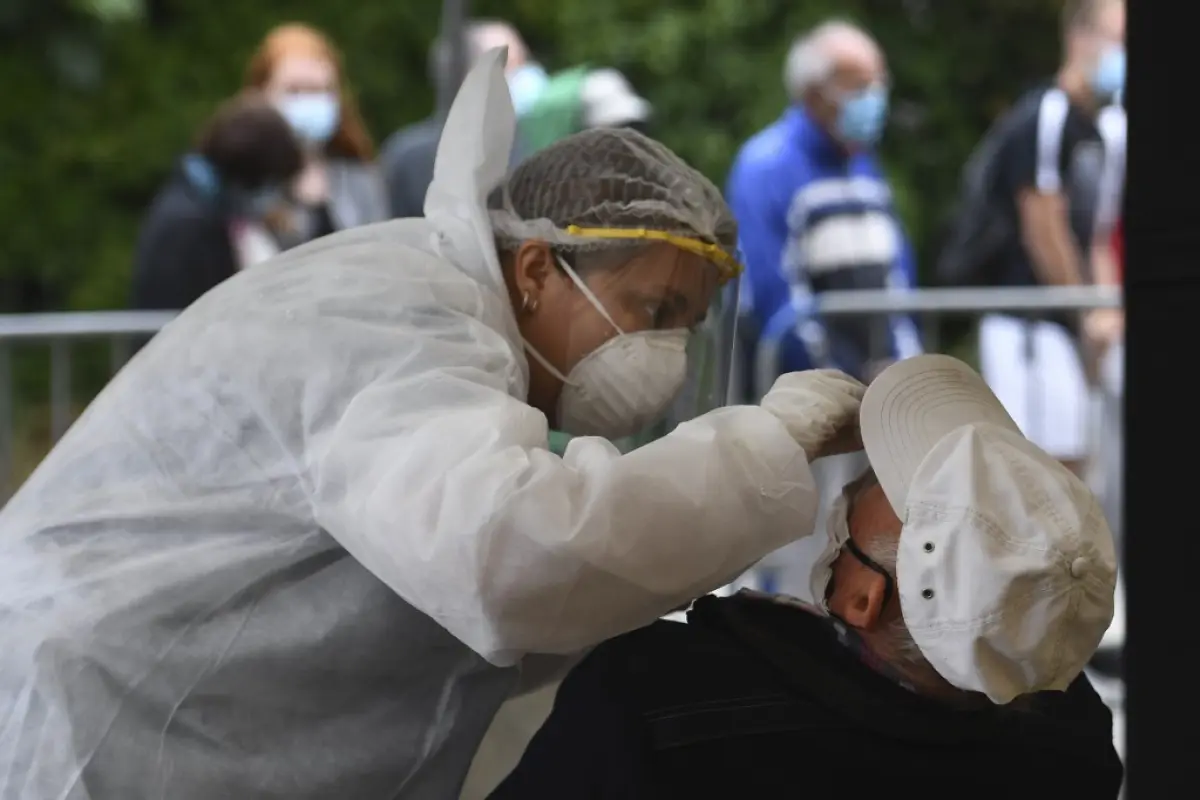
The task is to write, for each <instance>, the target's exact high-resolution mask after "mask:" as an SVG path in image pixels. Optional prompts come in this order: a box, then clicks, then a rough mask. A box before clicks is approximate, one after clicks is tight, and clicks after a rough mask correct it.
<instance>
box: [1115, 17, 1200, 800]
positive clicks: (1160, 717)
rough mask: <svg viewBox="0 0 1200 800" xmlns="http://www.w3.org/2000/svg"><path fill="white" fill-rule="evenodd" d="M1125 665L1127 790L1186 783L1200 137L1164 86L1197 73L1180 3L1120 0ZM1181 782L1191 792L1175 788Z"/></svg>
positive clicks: (1190, 28)
mask: <svg viewBox="0 0 1200 800" xmlns="http://www.w3.org/2000/svg"><path fill="white" fill-rule="evenodd" d="M1128 5H1129V12H1128V13H1129V30H1128V42H1129V48H1128V49H1129V64H1130V68H1129V87H1128V91H1127V92H1126V103H1125V104H1126V107H1127V108H1128V111H1129V134H1130V135H1129V161H1128V164H1129V169H1128V178H1129V180H1128V183H1127V192H1126V202H1125V210H1124V213H1125V230H1126V234H1127V241H1128V248H1127V260H1126V269H1125V271H1126V277H1125V306H1126V317H1127V330H1128V337H1127V341H1126V354H1127V359H1128V363H1127V366H1126V370H1125V376H1126V379H1125V430H1126V437H1125V456H1126V472H1125V487H1126V495H1125V518H1126V523H1125V525H1124V530H1125V536H1124V539H1125V541H1124V550H1125V579H1126V587H1127V589H1128V624H1129V627H1128V633H1127V636H1126V641H1125V652H1124V667H1125V679H1126V697H1127V699H1126V708H1127V709H1128V712H1127V713H1128V716H1127V725H1128V729H1127V730H1128V745H1127V747H1128V763H1127V766H1128V792H1129V795H1128V796H1129V798H1130V800H1155V798H1159V797H1172V796H1179V793H1180V792H1181V791H1182V792H1185V793H1186V792H1189V791H1191V792H1193V793H1194V792H1195V788H1196V743H1197V735H1196V734H1195V733H1194V732H1193V733H1188V732H1187V731H1188V729H1189V726H1190V725H1191V724H1192V723H1193V722H1194V721H1195V720H1196V719H1197V718H1200V688H1198V686H1197V681H1196V674H1197V666H1198V665H1200V625H1198V624H1197V622H1196V586H1197V583H1198V582H1200V577H1198V576H1200V523H1197V517H1196V506H1195V504H1194V500H1193V498H1194V497H1195V496H1196V485H1197V484H1196V476H1197V468H1196V466H1195V465H1194V463H1193V462H1192V457H1193V456H1194V455H1195V453H1197V452H1198V451H1200V414H1198V413H1197V412H1196V402H1195V392H1194V390H1193V389H1192V388H1191V385H1190V383H1189V380H1190V379H1191V378H1194V377H1195V375H1194V372H1195V367H1194V364H1193V361H1194V360H1193V358H1192V357H1191V355H1190V354H1193V353H1194V352H1195V349H1196V346H1197V337H1196V325H1195V319H1196V312H1197V309H1200V271H1198V270H1197V269H1196V263H1197V258H1198V257H1200V227H1197V224H1196V219H1197V218H1198V217H1200V199H1198V198H1197V196H1196V194H1195V191H1194V189H1195V187H1196V186H1197V185H1200V148H1197V147H1196V144H1195V142H1194V136H1193V133H1192V130H1193V129H1192V126H1193V125H1194V124H1195V123H1194V121H1193V120H1192V119H1191V118H1190V117H1189V116H1188V114H1187V112H1186V110H1185V109H1184V108H1183V107H1182V106H1180V105H1179V104H1178V103H1174V102H1171V99H1170V94H1169V93H1166V94H1164V93H1163V87H1164V86H1169V85H1171V82H1172V81H1175V80H1178V79H1179V76H1181V75H1190V74H1193V73H1194V71H1195V64H1194V62H1195V55H1194V53H1195V26H1194V24H1193V23H1192V22H1191V21H1189V20H1188V19H1185V15H1184V14H1183V8H1185V7H1186V6H1185V4H1183V3H1175V4H1172V3H1129V4H1128ZM1187 786H1191V787H1192V789H1191V790H1187V789H1186V788H1185V787H1187Z"/></svg>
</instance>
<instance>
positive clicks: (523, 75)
mask: <svg viewBox="0 0 1200 800" xmlns="http://www.w3.org/2000/svg"><path fill="white" fill-rule="evenodd" d="M506 80H507V81H508V93H509V95H510V96H511V97H512V104H513V110H514V111H516V113H517V116H518V117H520V116H524V115H525V114H526V113H527V112H528V111H529V110H530V109H531V108H533V105H534V103H536V102H537V100H538V98H539V97H540V96H541V94H542V90H543V89H545V88H546V84H547V83H549V82H550V77H549V76H548V75H547V74H546V70H544V69H542V67H541V66H540V65H538V64H526V65H525V66H523V67H517V68H516V69H515V70H513V71H512V72H510V73H509V74H508V75H507V76H506Z"/></svg>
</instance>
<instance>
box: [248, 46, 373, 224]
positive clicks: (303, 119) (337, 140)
mask: <svg viewBox="0 0 1200 800" xmlns="http://www.w3.org/2000/svg"><path fill="white" fill-rule="evenodd" d="M245 82H246V85H247V86H248V87H253V88H256V89H259V90H261V91H263V92H264V93H265V94H266V95H267V97H268V98H270V99H271V101H272V102H274V103H275V104H276V106H277V107H278V108H279V111H280V113H282V114H283V116H284V118H285V119H287V121H288V122H289V123H290V124H291V126H292V129H293V130H294V131H295V132H296V135H297V136H298V137H299V139H300V141H301V143H302V144H303V146H304V171H303V172H302V173H301V174H300V176H299V177H298V178H297V180H296V182H295V184H294V185H293V186H292V192H291V194H292V199H293V200H294V202H295V206H296V207H295V210H294V213H293V217H294V219H293V220H292V222H291V224H290V225H289V226H288V229H286V230H284V231H281V233H282V234H283V236H282V240H283V244H284V245H285V246H292V245H295V244H299V243H301V242H306V241H309V240H311V239H316V238H318V237H320V236H325V235H327V234H330V233H333V232H334V231H340V230H345V229H346V228H353V227H355V226H358V225H366V224H369V223H372V222H379V221H381V220H384V219H387V218H388V217H389V208H388V200H387V194H386V191H385V189H384V184H383V177H382V174H381V173H380V171H379V169H378V167H377V166H376V164H375V162H374V159H375V145H374V143H373V142H372V140H371V136H370V134H369V133H367V130H366V126H365V125H364V124H363V120H362V116H361V114H360V113H359V110H358V105H357V103H356V102H355V100H354V96H353V94H352V93H351V91H350V88H349V86H348V84H347V81H346V77H345V74H344V72H343V66H342V58H341V56H340V55H339V53H338V51H337V49H336V48H335V47H334V46H333V44H332V43H331V42H330V41H329V39H328V38H326V37H325V35H324V34H322V33H321V32H319V31H317V30H315V29H313V28H310V27H308V26H307V25H301V24H296V23H293V24H288V25H282V26H280V27H278V28H275V29H274V30H272V31H271V32H270V33H269V34H267V36H266V38H265V39H264V40H263V42H262V44H261V45H260V46H259V48H258V51H257V52H256V53H255V54H254V56H253V58H252V59H251V61H250V65H249V67H248V69H247V70H246V81H245Z"/></svg>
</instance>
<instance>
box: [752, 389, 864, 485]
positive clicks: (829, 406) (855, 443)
mask: <svg viewBox="0 0 1200 800" xmlns="http://www.w3.org/2000/svg"><path fill="white" fill-rule="evenodd" d="M866 391H867V387H866V386H864V385H863V384H862V383H860V382H859V381H857V380H855V379H854V378H852V377H850V376H849V375H847V374H846V373H844V372H839V371H838V370H834V369H814V370H807V371H805V372H789V373H787V374H786V375H780V376H779V378H778V379H776V381H775V385H774V386H772V387H771V391H769V392H767V396H766V397H764V398H763V399H762V404H761V405H762V407H763V408H764V409H765V410H767V411H769V412H771V413H772V414H774V415H775V416H776V417H777V418H778V419H779V420H780V421H781V422H783V424H784V425H785V426H786V427H787V430H788V433H790V434H791V435H792V438H793V439H795V440H796V444H798V445H800V447H802V448H803V449H804V452H805V454H806V455H807V456H808V460H809V462H812V461H816V460H817V459H818V458H824V457H826V456H835V455H839V454H841V453H853V452H857V451H858V450H861V449H862V439H861V438H860V437H859V433H858V407H859V405H860V404H861V403H862V398H863V393H864V392H866Z"/></svg>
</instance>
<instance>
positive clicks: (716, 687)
mask: <svg viewBox="0 0 1200 800" xmlns="http://www.w3.org/2000/svg"><path fill="white" fill-rule="evenodd" d="M860 422H861V428H862V437H863V444H864V446H865V449H866V453H867V456H868V459H869V460H870V462H871V466H872V470H873V471H872V472H870V473H868V474H867V475H864V476H863V477H861V478H860V479H858V480H857V481H855V482H854V483H852V484H851V485H850V486H848V487H847V488H846V491H845V492H844V494H843V496H842V499H841V500H840V501H839V502H838V504H837V505H836V506H835V508H834V510H833V512H832V513H831V521H830V525H829V532H828V537H829V540H828V544H827V545H826V546H825V548H824V551H823V555H822V556H821V557H820V558H819V559H818V560H817V563H815V564H814V565H813V570H812V583H813V591H814V594H813V596H814V597H818V598H823V600H822V602H820V603H819V604H817V605H808V604H805V603H802V602H800V601H795V600H791V599H787V598H781V597H773V596H765V595H754V594H746V593H743V594H741V595H736V596H733V597H728V598H715V597H707V598H704V599H702V600H700V601H698V602H697V603H696V604H695V605H694V606H693V608H692V610H691V612H690V613H689V614H688V622H687V624H682V623H673V622H665V621H664V622H658V623H656V624H654V625H651V626H650V627H648V628H644V629H642V630H639V631H635V632H633V633H630V634H627V635H625V636H622V637H619V638H617V639H615V640H613V641H610V642H608V643H607V644H604V645H602V646H601V647H599V648H598V649H596V650H595V651H594V652H593V653H592V654H591V655H589V656H588V657H587V659H585V660H584V662H583V663H582V664H581V665H580V666H579V667H578V668H576V669H575V670H574V671H573V672H572V673H571V674H570V675H569V676H568V677H567V679H566V681H565V682H564V683H563V685H562V688H561V690H560V691H559V694H558V697H557V700H556V704H555V708H554V711H553V713H552V714H551V716H550V718H549V719H548V721H547V722H546V724H545V726H544V727H543V728H542V729H541V730H540V731H539V733H538V734H537V736H536V737H535V738H534V740H533V742H532V743H531V744H530V746H529V748H528V750H527V751H526V753H525V756H524V759H523V760H522V762H521V763H520V764H519V766H518V767H517V768H516V769H515V771H514V772H513V773H512V774H511V775H510V776H509V777H508V779H507V780H506V781H505V782H504V783H503V784H502V785H501V786H500V787H499V788H498V789H497V790H496V791H495V793H494V794H493V795H492V797H493V798H494V799H497V800H508V798H521V799H522V800H530V799H534V800H536V798H553V799H554V800H565V799H566V798H570V800H588V799H589V798H594V799H596V800H599V799H600V798H613V799H614V800H615V799H616V798H621V800H637V799H639V798H676V797H677V798H688V799H689V800H692V799H694V798H755V799H757V798H774V797H796V798H826V797H827V798H834V797H836V798H839V800H843V799H844V798H870V797H895V796H901V795H905V794H909V793H911V795H912V796H913V797H919V798H922V800H929V798H955V800H958V799H959V798H981V797H987V798H992V797H995V798H1022V799H1023V800H1033V799H1036V798H1055V800H1061V798H1067V797H1069V798H1080V799H1081V800H1082V799H1083V798H1087V799H1088V800H1103V799H1104V798H1116V797H1117V796H1118V794H1119V791H1120V786H1121V781H1122V766H1121V762H1120V760H1119V759H1118V757H1117V753H1116V750H1115V748H1114V747H1113V741H1112V718H1111V715H1110V714H1109V711H1108V709H1107V708H1106V707H1105V706H1104V704H1103V703H1102V702H1101V701H1100V698H1099V697H1098V696H1097V694H1096V692H1095V691H1094V690H1093V688H1092V686H1091V685H1090V684H1089V683H1088V680H1087V678H1086V677H1085V676H1084V675H1083V674H1082V669H1083V666H1084V664H1085V663H1086V662H1087V661H1088V659H1089V658H1090V657H1091V656H1092V654H1093V652H1094V651H1095V649H1096V646H1097V644H1098V643H1099V642H1100V639H1101V637H1102V636H1103V634H1104V631H1105V629H1106V628H1107V627H1108V624H1109V621H1110V620H1111V619H1112V613H1113V593H1114V585H1115V576H1116V558H1115V554H1114V548H1113V542H1112V534H1111V533H1110V531H1109V529H1108V527H1107V525H1106V523H1105V521H1104V515H1103V513H1101V510H1100V508H1099V507H1098V506H1097V504H1096V500H1095V498H1094V497H1093V496H1092V494H1091V493H1090V492H1089V491H1088V490H1087V488H1086V487H1085V486H1084V485H1083V484H1082V483H1081V482H1080V481H1079V479H1078V478H1076V477H1075V476H1074V475H1073V474H1072V473H1071V472H1070V471H1068V470H1067V469H1066V468H1064V467H1063V466H1061V465H1060V464H1059V463H1058V462H1056V461H1055V460H1054V459H1053V458H1050V457H1049V456H1047V455H1046V454H1045V453H1044V452H1042V451H1041V450H1040V449H1038V448H1037V447H1036V446H1034V445H1032V444H1031V443H1030V442H1029V441H1027V440H1026V439H1025V438H1024V437H1022V436H1021V433H1020V431H1019V429H1018V428H1017V426H1016V425H1015V424H1014V423H1013V421H1012V420H1011V419H1010V418H1009V416H1008V415H1007V414H1006V413H1005V411H1004V409H1003V407H1001V405H1000V404H999V402H998V401H997V400H996V398H995V397H994V396H993V395H992V393H991V392H990V391H989V390H988V388H987V386H986V385H985V384H984V383H983V381H982V379H981V378H980V377H979V376H978V375H977V374H976V373H975V372H974V371H973V370H971V369H970V368H969V367H967V366H966V365H965V364H963V363H962V362H960V361H957V360H955V359H953V358H950V357H948V356H933V355H931V356H919V357H916V358H913V359H909V360H907V361H903V362H900V363H899V364H896V365H894V366H892V367H890V368H888V369H887V370H885V371H884V372H883V373H882V374H881V375H880V376H879V377H878V378H877V379H876V380H875V382H874V383H872V385H871V387H870V388H869V390H868V391H867V394H866V397H865V399H864V400H863V403H862V410H861V417H860Z"/></svg>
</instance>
